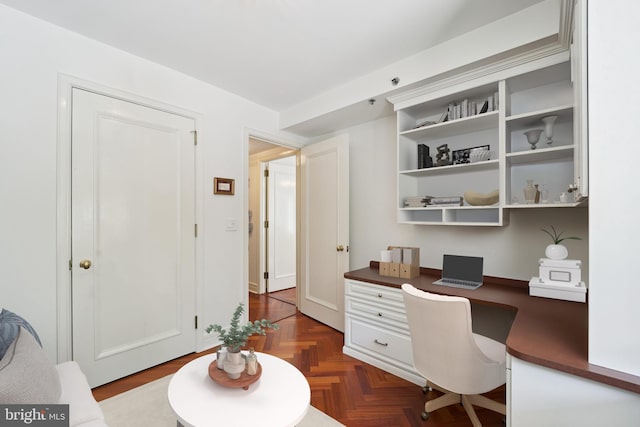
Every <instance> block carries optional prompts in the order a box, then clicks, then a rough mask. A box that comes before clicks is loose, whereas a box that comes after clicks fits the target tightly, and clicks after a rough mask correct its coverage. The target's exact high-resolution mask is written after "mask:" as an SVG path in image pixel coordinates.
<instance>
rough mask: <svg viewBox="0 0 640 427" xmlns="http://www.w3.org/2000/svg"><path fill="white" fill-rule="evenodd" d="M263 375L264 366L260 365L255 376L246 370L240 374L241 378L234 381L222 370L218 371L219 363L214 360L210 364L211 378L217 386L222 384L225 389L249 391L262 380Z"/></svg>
mask: <svg viewBox="0 0 640 427" xmlns="http://www.w3.org/2000/svg"><path fill="white" fill-rule="evenodd" d="M261 375H262V365H260V363H258V369H257V372H256V374H255V375H249V374H247V370H246V369H245V370H244V371H242V374H240V378H238V379H235V380H232V379H231V378H229V375H227V373H226V372H225V371H224V370H222V369H218V361H217V360H214V361H213V362H211V363H210V364H209V377H210V378H211V379H212V380H213V381H214V382H215V383H217V384H220V385H221V386H223V387H229V388H242V389H244V390H249V386H250V385H251V384H253V383H255V382H256V381H258V380H259V379H260V376H261Z"/></svg>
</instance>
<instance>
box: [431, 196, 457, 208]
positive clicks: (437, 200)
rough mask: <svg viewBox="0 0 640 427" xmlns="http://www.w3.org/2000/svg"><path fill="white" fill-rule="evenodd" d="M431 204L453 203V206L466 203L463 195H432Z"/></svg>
mask: <svg viewBox="0 0 640 427" xmlns="http://www.w3.org/2000/svg"><path fill="white" fill-rule="evenodd" d="M428 203H429V205H438V206H442V205H451V206H462V204H463V203H464V198H463V197H462V196H441V197H431V198H430V199H429V202H428Z"/></svg>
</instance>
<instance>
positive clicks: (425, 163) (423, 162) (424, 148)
mask: <svg viewBox="0 0 640 427" xmlns="http://www.w3.org/2000/svg"><path fill="white" fill-rule="evenodd" d="M432 166H433V159H432V158H431V156H430V155H429V146H428V145H425V144H418V169H425V168H430V167H432Z"/></svg>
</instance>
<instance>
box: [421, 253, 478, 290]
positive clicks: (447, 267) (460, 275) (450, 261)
mask: <svg viewBox="0 0 640 427" xmlns="http://www.w3.org/2000/svg"><path fill="white" fill-rule="evenodd" d="M483 261H484V259H483V258H482V257H475V256H461V255H444V256H443V258H442V278H441V279H440V280H436V281H435V282H433V284H434V285H442V286H451V287H453V288H461V289H469V290H474V289H478V288H479V287H480V286H482V264H483Z"/></svg>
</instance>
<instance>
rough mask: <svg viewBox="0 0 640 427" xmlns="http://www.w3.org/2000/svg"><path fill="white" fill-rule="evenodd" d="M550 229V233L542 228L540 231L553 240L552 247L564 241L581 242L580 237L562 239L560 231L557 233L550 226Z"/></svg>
mask: <svg viewBox="0 0 640 427" xmlns="http://www.w3.org/2000/svg"><path fill="white" fill-rule="evenodd" d="M550 227H551V231H549V230H545V229H544V228H542V229H541V230H542V231H544V232H545V233H547V234H548V235H549V237H551V240H553V244H554V245H559V244H560V242H562V241H564V240H582V239H581V238H580V237H575V236H566V237H562V235H563V234H564V231H561V232H560V233H558V232H557V231H556V229H555V228H554V227H553V225H551V226H550Z"/></svg>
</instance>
